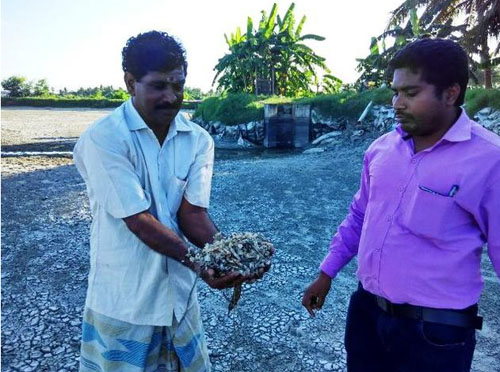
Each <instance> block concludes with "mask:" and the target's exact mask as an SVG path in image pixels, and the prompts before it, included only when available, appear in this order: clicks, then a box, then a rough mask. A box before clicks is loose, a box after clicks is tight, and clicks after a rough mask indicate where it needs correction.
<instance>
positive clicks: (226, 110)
mask: <svg viewBox="0 0 500 372" xmlns="http://www.w3.org/2000/svg"><path fill="white" fill-rule="evenodd" d="M194 117H199V118H201V119H203V120H204V121H207V122H208V121H220V122H222V123H224V124H227V125H235V124H242V123H248V122H250V121H256V120H262V119H264V104H263V103H262V98H261V97H257V96H255V95H252V94H246V93H236V94H227V95H224V96H220V97H209V98H206V99H204V100H203V101H202V102H201V103H200V104H199V105H198V108H197V109H196V111H195V114H194Z"/></svg>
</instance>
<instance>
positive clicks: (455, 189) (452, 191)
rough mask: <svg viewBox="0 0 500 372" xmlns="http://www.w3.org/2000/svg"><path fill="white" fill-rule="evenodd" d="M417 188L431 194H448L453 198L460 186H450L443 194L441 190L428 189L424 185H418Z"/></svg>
mask: <svg viewBox="0 0 500 372" xmlns="http://www.w3.org/2000/svg"><path fill="white" fill-rule="evenodd" d="M418 188H419V189H420V190H423V191H426V192H430V193H431V194H434V195H440V196H448V197H450V198H453V197H454V196H455V194H456V193H457V192H458V190H459V189H460V187H459V186H458V185H453V186H451V189H450V191H448V194H443V193H441V192H438V191H434V190H432V189H429V188H428V187H425V186H419V187H418Z"/></svg>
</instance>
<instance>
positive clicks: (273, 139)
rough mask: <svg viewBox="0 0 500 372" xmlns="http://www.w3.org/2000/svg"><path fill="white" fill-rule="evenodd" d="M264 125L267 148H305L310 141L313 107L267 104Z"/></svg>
mask: <svg viewBox="0 0 500 372" xmlns="http://www.w3.org/2000/svg"><path fill="white" fill-rule="evenodd" d="M264 125H265V135H264V146H265V147H281V148H287V147H304V146H305V145H307V144H308V143H309V141H310V133H311V106H310V105H299V104H292V103H285V104H266V105H264Z"/></svg>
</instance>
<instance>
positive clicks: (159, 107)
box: [155, 101, 181, 110]
mask: <svg viewBox="0 0 500 372" xmlns="http://www.w3.org/2000/svg"><path fill="white" fill-rule="evenodd" d="M180 107H181V102H180V101H178V102H175V103H163V104H160V105H157V106H155V108H156V109H157V110H176V109H178V108H180Z"/></svg>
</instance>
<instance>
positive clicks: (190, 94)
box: [2, 76, 209, 108]
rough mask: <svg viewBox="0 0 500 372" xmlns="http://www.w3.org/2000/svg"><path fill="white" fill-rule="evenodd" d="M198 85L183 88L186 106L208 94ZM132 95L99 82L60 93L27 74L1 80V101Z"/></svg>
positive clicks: (59, 101) (115, 100)
mask: <svg viewBox="0 0 500 372" xmlns="http://www.w3.org/2000/svg"><path fill="white" fill-rule="evenodd" d="M208 95H209V93H204V92H202V91H201V89H199V88H190V87H185V88H184V100H185V101H187V102H185V104H184V105H183V107H184V108H194V106H195V104H194V103H193V102H190V101H197V100H201V99H203V98H205V97H207V96H208ZM129 97H130V95H129V94H128V92H127V91H125V90H123V89H122V88H118V89H115V88H114V87H113V86H102V85H101V86H99V87H94V88H79V89H77V90H68V89H67V88H64V89H60V90H59V91H58V92H57V93H56V92H55V91H54V89H53V88H50V87H49V84H48V82H47V80H46V79H40V80H38V81H28V80H27V79H26V78H25V77H24V76H11V77H9V78H7V79H5V80H2V105H4V106H14V105H15V106H35V107H42V106H49V107H93V108H103V107H117V106H119V105H120V104H121V103H122V102H124V101H125V100H127V99H128V98H129Z"/></svg>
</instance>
